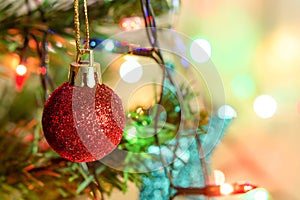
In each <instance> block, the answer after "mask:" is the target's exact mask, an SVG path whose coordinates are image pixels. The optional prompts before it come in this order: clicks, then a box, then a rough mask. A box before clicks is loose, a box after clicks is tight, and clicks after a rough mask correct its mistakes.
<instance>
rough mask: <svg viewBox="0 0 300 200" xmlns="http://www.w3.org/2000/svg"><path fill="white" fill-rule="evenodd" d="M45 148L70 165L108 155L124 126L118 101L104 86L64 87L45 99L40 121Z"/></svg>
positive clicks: (122, 113) (66, 85)
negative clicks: (46, 143)
mask: <svg viewBox="0 0 300 200" xmlns="http://www.w3.org/2000/svg"><path fill="white" fill-rule="evenodd" d="M42 124H43V131H44V135H45V138H46V140H47V142H48V143H49V145H50V146H51V147H52V148H53V149H54V150H55V151H56V152H57V153H58V154H59V155H60V156H62V157H64V158H66V159H68V160H70V161H73V162H92V161H96V160H99V159H101V158H103V157H104V156H106V155H107V154H109V153H110V152H112V151H113V150H114V149H115V148H116V147H117V145H118V144H119V143H120V141H121V138H122V135H123V130H124V126H125V116H124V111H123V107H122V102H121V99H120V98H119V97H118V96H117V94H115V93H114V92H113V91H112V89H110V88H109V87H108V86H106V85H105V84H101V85H100V84H97V86H96V87H94V88H89V87H86V86H85V87H76V86H71V85H69V83H67V82H66V83H64V84H62V85H61V86H60V87H58V88H57V89H56V90H55V91H54V92H53V93H52V94H51V96H50V97H49V98H48V100H47V102H46V103H45V106H44V112H43V117H42Z"/></svg>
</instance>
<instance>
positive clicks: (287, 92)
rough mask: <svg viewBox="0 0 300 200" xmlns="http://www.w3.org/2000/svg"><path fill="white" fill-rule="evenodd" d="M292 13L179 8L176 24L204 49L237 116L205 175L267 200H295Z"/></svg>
mask: <svg viewBox="0 0 300 200" xmlns="http://www.w3.org/2000/svg"><path fill="white" fill-rule="evenodd" d="M299 8H300V1H295V0H288V1H283V0H276V1H269V0H264V1H248V0H242V1H240V0H239V1H235V0H229V1H222V0H216V1H207V0H199V1H183V2H182V11H181V15H180V18H179V22H178V30H180V31H182V32H184V33H186V34H187V35H189V36H190V37H192V38H195V37H201V38H205V39H207V40H208V41H209V42H210V45H211V59H212V60H213V62H214V64H215V66H216V67H217V69H218V71H219V73H220V75H221V77H222V79H223V83H224V87H225V93H226V100H227V103H228V104H229V105H231V106H232V107H233V108H234V110H235V111H236V114H237V117H236V118H235V119H234V120H233V122H232V124H231V126H229V129H228V131H227V132H226V134H225V137H224V140H223V141H222V142H221V143H220V145H219V147H218V148H217V149H216V151H215V153H214V154H213V160H212V165H213V168H214V169H219V170H221V171H223V172H224V174H225V176H226V178H227V180H231V181H234V180H240V179H245V180H251V181H253V182H255V183H257V184H259V185H261V186H263V187H265V188H267V189H268V190H269V191H270V192H271V194H272V195H273V198H274V199H300V196H299V193H298V192H297V188H298V187H299V183H300V182H299V181H300V175H299V173H298V170H299V166H300V159H299V158H298V157H299V155H298V154H299V152H300V149H299V140H300V138H299V132H298V130H299V122H298V121H299V117H300V116H299V114H300V113H299V105H300V104H299V100H300V97H299V92H298V91H299V89H298V87H299V84H300V83H299V78H298V74H299V72H300V71H299V70H300V56H299V54H300V21H299V19H300V16H299V12H298V11H299ZM260 95H269V96H263V97H265V98H259V99H257V98H258V97H259V96H260ZM270 97H271V98H270ZM274 101H275V102H276V103H274ZM254 102H256V104H255V105H256V106H254ZM276 105H277V106H276ZM268 113H269V114H268Z"/></svg>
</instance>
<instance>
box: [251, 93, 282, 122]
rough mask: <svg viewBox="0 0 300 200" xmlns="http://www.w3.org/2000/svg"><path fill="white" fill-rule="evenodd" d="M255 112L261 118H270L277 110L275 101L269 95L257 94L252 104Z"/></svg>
mask: <svg viewBox="0 0 300 200" xmlns="http://www.w3.org/2000/svg"><path fill="white" fill-rule="evenodd" d="M253 108H254V111H255V113H256V114H257V115H258V116H259V117H261V118H270V117H272V116H274V114H275V113H276V111H277V102H276V100H275V99H274V98H273V97H271V96H270V95H266V94H264V95H260V96H258V97H257V98H256V99H255V101H254V104H253Z"/></svg>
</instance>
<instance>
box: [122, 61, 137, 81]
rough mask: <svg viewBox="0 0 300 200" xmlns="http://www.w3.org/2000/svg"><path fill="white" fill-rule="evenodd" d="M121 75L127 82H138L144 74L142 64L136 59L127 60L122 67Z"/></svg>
mask: <svg viewBox="0 0 300 200" xmlns="http://www.w3.org/2000/svg"><path fill="white" fill-rule="evenodd" d="M119 73H120V76H121V78H122V79H123V80H124V81H125V82H127V83H136V82H138V81H139V80H140V79H141V78H142V76H143V68H142V65H141V64H140V63H139V62H137V61H135V60H127V61H125V62H124V63H123V64H122V65H121V67H120V71H119Z"/></svg>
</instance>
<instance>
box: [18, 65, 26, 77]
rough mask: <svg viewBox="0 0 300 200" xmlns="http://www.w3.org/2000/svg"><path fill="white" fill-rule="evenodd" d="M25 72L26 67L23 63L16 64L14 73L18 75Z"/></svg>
mask: <svg viewBox="0 0 300 200" xmlns="http://www.w3.org/2000/svg"><path fill="white" fill-rule="evenodd" d="M26 72H27V67H26V66H25V65H18V66H17V67H16V73H17V74H18V75H20V76H23V75H25V74H26Z"/></svg>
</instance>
